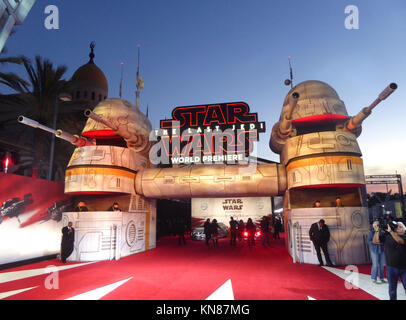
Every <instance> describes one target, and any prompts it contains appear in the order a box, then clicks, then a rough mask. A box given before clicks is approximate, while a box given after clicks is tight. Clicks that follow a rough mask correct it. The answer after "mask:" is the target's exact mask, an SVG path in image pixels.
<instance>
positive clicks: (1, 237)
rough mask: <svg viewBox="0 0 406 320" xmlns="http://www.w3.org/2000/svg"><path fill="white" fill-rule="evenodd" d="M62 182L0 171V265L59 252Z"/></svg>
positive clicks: (65, 205) (64, 205) (64, 203)
mask: <svg viewBox="0 0 406 320" xmlns="http://www.w3.org/2000/svg"><path fill="white" fill-rule="evenodd" d="M69 208H71V202H70V198H69V196H67V195H65V194H64V184H63V183H60V182H53V181H47V180H40V179H33V178H31V177H25V176H19V175H13V174H6V173H3V172H1V173H0V265H1V264H6V263H10V262H16V261H21V260H26V259H32V258H37V257H42V256H47V255H51V254H56V253H59V251H60V244H61V235H62V233H61V229H62V212H64V211H69V210H68V209H69Z"/></svg>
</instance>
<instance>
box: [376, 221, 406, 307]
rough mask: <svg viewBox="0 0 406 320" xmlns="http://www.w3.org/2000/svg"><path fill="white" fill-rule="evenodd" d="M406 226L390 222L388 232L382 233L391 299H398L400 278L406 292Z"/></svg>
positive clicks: (381, 239) (380, 238)
mask: <svg viewBox="0 0 406 320" xmlns="http://www.w3.org/2000/svg"><path fill="white" fill-rule="evenodd" d="M405 231H406V228H405V225H404V224H403V223H401V222H396V221H390V222H389V223H388V225H387V229H386V231H380V234H379V241H380V242H381V243H382V244H383V246H384V248H385V257H386V275H387V278H388V282H389V298H390V300H396V299H397V286H398V279H399V277H400V279H401V281H402V284H403V287H404V289H405V291H406V246H405V243H406V235H405Z"/></svg>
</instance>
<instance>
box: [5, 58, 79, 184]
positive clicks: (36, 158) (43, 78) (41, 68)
mask: <svg viewBox="0 0 406 320" xmlns="http://www.w3.org/2000/svg"><path fill="white" fill-rule="evenodd" d="M19 59H21V62H22V65H23V67H24V69H25V72H26V74H27V79H26V80H25V79H22V78H19V77H18V76H17V75H14V74H2V73H0V83H2V84H3V85H6V86H8V87H9V88H11V89H12V90H13V91H15V92H16V93H17V95H15V96H13V97H12V98H11V100H14V101H13V102H14V103H13V104H14V105H15V108H16V109H20V110H21V111H23V112H24V116H27V117H29V118H31V119H33V120H36V121H38V122H39V123H41V124H43V125H46V126H51V127H52V119H53V116H54V111H55V105H56V103H58V101H57V99H58V95H59V94H60V93H61V92H69V91H67V90H69V89H70V87H71V84H70V83H69V82H68V81H65V80H64V79H63V76H64V75H65V73H66V70H67V67H66V66H64V65H62V66H57V67H54V65H53V64H52V62H50V61H49V60H48V59H43V58H42V57H40V56H36V57H35V61H34V63H31V61H29V60H28V59H26V58H23V57H19ZM19 61H20V60H19ZM28 129H31V128H27V130H28ZM31 130H32V129H31ZM50 137H51V136H50V134H49V133H47V132H42V131H41V130H38V129H34V130H33V131H32V138H33V139H32V141H33V142H32V144H33V149H34V150H35V152H34V155H33V163H32V166H33V168H36V169H35V170H37V172H38V174H37V176H38V177H39V178H45V177H46V173H47V171H48V167H49V163H48V157H49V145H50ZM64 146H65V147H68V148H69V144H68V145H66V144H65V145H64ZM56 154H57V152H56Z"/></svg>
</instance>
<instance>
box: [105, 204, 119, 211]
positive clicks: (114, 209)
mask: <svg viewBox="0 0 406 320" xmlns="http://www.w3.org/2000/svg"><path fill="white" fill-rule="evenodd" d="M107 211H114V212H121V209H120V207H119V205H118V202H114V203H113V205H112V206H111V207H110V208H109V209H108V210H107Z"/></svg>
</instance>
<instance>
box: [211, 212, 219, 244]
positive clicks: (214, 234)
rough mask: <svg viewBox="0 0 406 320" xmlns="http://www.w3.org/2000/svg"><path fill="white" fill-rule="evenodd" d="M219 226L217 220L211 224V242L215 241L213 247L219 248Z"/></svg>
mask: <svg viewBox="0 0 406 320" xmlns="http://www.w3.org/2000/svg"><path fill="white" fill-rule="evenodd" d="M219 228H220V227H219V225H218V223H217V220H216V219H213V220H212V222H211V224H210V230H211V240H212V241H213V247H218V246H219V240H218V239H219Z"/></svg>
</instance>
